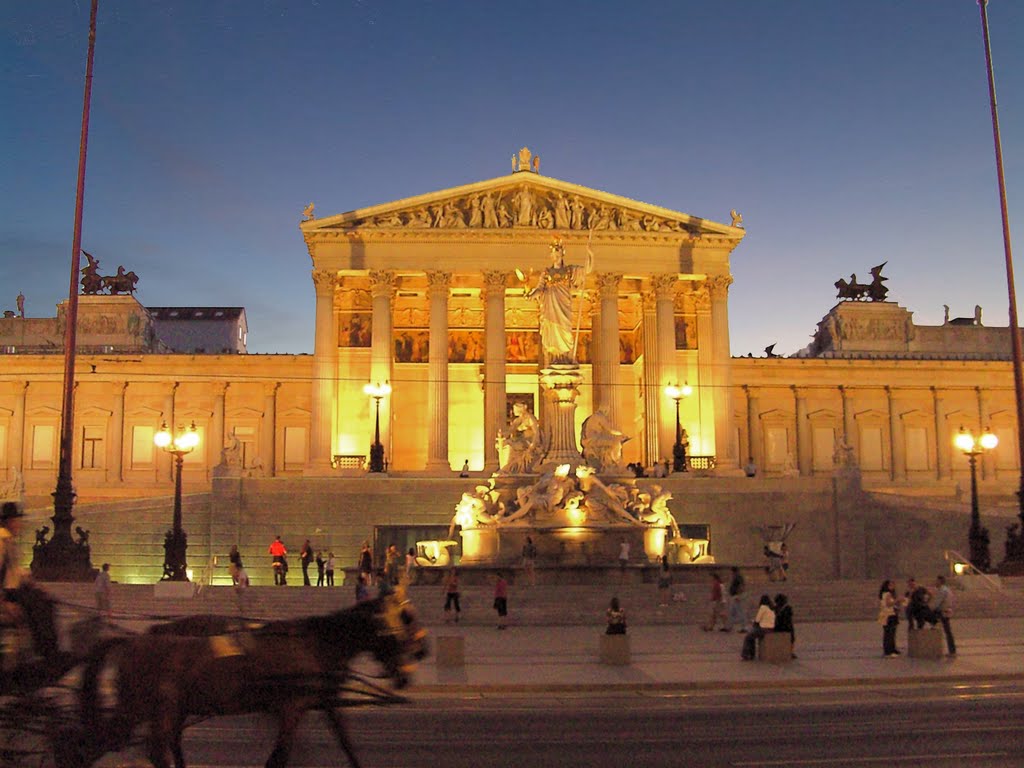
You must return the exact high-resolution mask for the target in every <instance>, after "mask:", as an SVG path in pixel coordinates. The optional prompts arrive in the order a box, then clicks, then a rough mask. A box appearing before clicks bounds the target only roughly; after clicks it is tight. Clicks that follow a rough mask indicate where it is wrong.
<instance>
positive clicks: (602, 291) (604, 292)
mask: <svg viewBox="0 0 1024 768" xmlns="http://www.w3.org/2000/svg"><path fill="white" fill-rule="evenodd" d="M594 282H596V283H597V293H598V295H599V296H600V297H601V298H602V299H618V298H619V283H621V282H622V273H621V272H598V273H597V274H595V275H594Z"/></svg>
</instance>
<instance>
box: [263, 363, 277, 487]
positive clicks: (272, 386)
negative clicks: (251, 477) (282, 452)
mask: <svg viewBox="0 0 1024 768" xmlns="http://www.w3.org/2000/svg"><path fill="white" fill-rule="evenodd" d="M280 387H281V382H279V381H272V382H268V383H267V384H264V385H263V429H262V434H261V435H260V443H261V445H260V454H261V456H260V460H261V461H262V462H263V473H264V474H265V475H266V476H267V477H273V476H274V475H276V474H277V466H276V465H277V460H276V453H277V444H276V439H277V390H278V389H279V388H280Z"/></svg>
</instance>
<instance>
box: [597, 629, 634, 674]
mask: <svg viewBox="0 0 1024 768" xmlns="http://www.w3.org/2000/svg"><path fill="white" fill-rule="evenodd" d="M598 658H600V660H601V663H602V664H610V665H611V666H615V667H625V666H628V665H629V663H630V661H631V654H630V648H629V635H601V638H600V641H599V646H598Z"/></svg>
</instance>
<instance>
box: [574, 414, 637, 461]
mask: <svg viewBox="0 0 1024 768" xmlns="http://www.w3.org/2000/svg"><path fill="white" fill-rule="evenodd" d="M627 440H629V438H628V437H626V436H625V435H623V434H622V432H620V431H619V430H618V429H616V427H615V425H614V424H612V421H611V419H610V418H609V416H608V406H607V405H601V406H599V407H598V409H597V410H596V411H594V413H593V414H591V415H590V416H588V417H587V418H586V419H584V421H583V426H582V428H581V430H580V444H581V445H582V446H583V457H584V458H585V459H586V460H587V464H589V465H590V466H592V467H594V469H596V470H597V471H598V472H608V471H610V470H615V469H619V468H620V467H621V466H622V444H623V443H625V442H626V441H627Z"/></svg>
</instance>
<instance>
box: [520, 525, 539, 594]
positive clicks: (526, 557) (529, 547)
mask: <svg viewBox="0 0 1024 768" xmlns="http://www.w3.org/2000/svg"><path fill="white" fill-rule="evenodd" d="M523 575H525V576H526V583H527V584H528V585H529V586H531V587H535V586H537V545H536V544H534V543H533V537H532V536H527V537H526V543H524V544H523Z"/></svg>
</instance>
